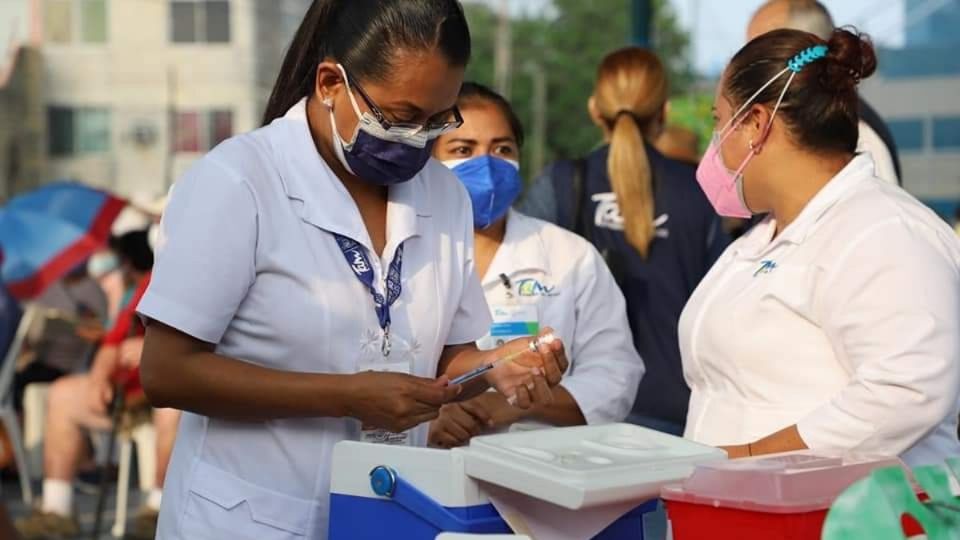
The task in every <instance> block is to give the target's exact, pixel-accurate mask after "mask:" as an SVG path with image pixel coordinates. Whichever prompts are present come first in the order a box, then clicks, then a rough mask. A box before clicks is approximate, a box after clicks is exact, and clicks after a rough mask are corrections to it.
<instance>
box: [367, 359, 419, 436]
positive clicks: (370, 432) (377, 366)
mask: <svg viewBox="0 0 960 540" xmlns="http://www.w3.org/2000/svg"><path fill="white" fill-rule="evenodd" d="M411 368H412V366H411V364H410V362H376V363H370V364H367V365H363V366H361V368H360V370H361V371H383V372H388V373H406V374H410V373H412V370H411ZM360 440H361V441H363V442H365V443H374V444H390V445H395V446H409V445H410V432H409V431H404V432H403V433H392V432H390V431H387V430H385V429H379V428H374V427H370V426H362V427H361V428H360Z"/></svg>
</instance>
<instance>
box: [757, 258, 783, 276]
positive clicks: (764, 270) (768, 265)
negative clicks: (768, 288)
mask: <svg viewBox="0 0 960 540" xmlns="http://www.w3.org/2000/svg"><path fill="white" fill-rule="evenodd" d="M776 268H777V263H776V262H775V261H771V260H765V261H760V268H757V271H756V272H754V273H753V277H757V276H759V275H760V274H769V273H770V272H773V271H774V270H776Z"/></svg>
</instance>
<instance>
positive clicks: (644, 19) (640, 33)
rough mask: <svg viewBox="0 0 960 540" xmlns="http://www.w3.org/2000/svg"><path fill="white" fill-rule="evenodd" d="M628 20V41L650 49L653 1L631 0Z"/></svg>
mask: <svg viewBox="0 0 960 540" xmlns="http://www.w3.org/2000/svg"><path fill="white" fill-rule="evenodd" d="M631 15H632V16H631V20H630V41H631V42H632V43H633V44H634V45H637V46H640V47H646V48H650V45H651V40H650V30H651V28H652V26H653V24H652V23H653V0H633V9H632V10H631Z"/></svg>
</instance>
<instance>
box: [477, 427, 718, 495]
mask: <svg viewBox="0 0 960 540" xmlns="http://www.w3.org/2000/svg"><path fill="white" fill-rule="evenodd" d="M460 452H462V453H464V454H466V459H465V463H466V473H467V475H468V476H471V477H473V478H477V479H480V480H484V481H487V482H490V483H492V484H496V485H498V486H503V487H505V488H509V489H512V490H514V491H519V492H521V493H525V494H527V495H530V496H531V497H536V498H538V499H541V500H544V501H548V502H551V503H554V504H556V505H559V506H563V507H565V508H569V509H571V510H579V509H581V508H588V507H591V506H598V505H604V504H611V503H618V502H625V501H632V500H636V501H642V500H647V499H651V498H656V497H657V496H658V495H659V493H660V488H661V487H663V486H664V485H665V484H667V483H670V482H675V481H677V480H680V479H683V478H686V477H687V476H689V475H690V473H692V472H693V468H694V466H695V465H697V464H700V463H707V462H710V461H719V460H725V459H726V458H727V454H726V452H724V451H723V450H720V449H718V448H713V447H709V446H703V445H700V444H696V443H693V442H690V441H687V440H685V439H681V438H679V437H674V436H673V435H667V434H665V433H660V432H658V431H653V430H649V429H645V428H641V427H638V426H634V425H629V424H610V425H604V426H582V427H573V428H564V429H545V430H540V431H525V432H514V433H505V434H502V435H490V436H487V437H477V438H475V439H473V441H472V442H471V443H470V447H469V448H466V449H463V450H460Z"/></svg>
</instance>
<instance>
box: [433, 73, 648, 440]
mask: <svg viewBox="0 0 960 540" xmlns="http://www.w3.org/2000/svg"><path fill="white" fill-rule="evenodd" d="M457 107H459V108H460V112H461V114H462V115H463V125H462V126H461V127H460V128H459V129H457V130H456V131H452V132H450V133H448V134H446V135H443V136H441V137H440V138H439V139H438V140H437V144H436V145H435V146H434V149H433V155H434V157H435V158H437V159H439V160H441V161H443V163H444V165H446V166H447V167H450V168H451V169H452V170H453V172H454V173H455V174H456V175H457V176H458V177H459V178H460V181H461V182H463V184H464V186H466V188H467V192H468V193H469V194H470V198H471V199H472V200H473V224H474V230H475V232H474V246H475V251H476V261H477V263H476V264H477V275H478V276H480V277H481V280H480V282H481V283H482V285H483V291H484V294H485V296H486V299H487V303H488V304H489V306H490V311H491V315H492V317H493V321H494V322H493V326H492V327H491V331H490V333H489V334H488V335H487V336H486V337H484V338H483V339H481V340H480V341H479V342H477V345H478V346H479V347H480V348H481V349H491V348H494V347H496V346H497V345H498V344H500V343H503V342H505V341H508V340H510V339H514V338H518V337H528V336H536V335H537V333H538V332H539V328H540V326H541V325H549V326H551V327H552V328H553V329H554V333H555V334H556V335H557V336H559V337H561V338H562V339H563V342H564V343H566V344H567V345H568V347H569V348H570V367H569V368H568V370H567V376H566V377H565V378H564V379H563V381H562V382H561V383H560V385H559V386H557V387H555V388H554V389H553V402H552V403H551V404H549V405H545V406H542V407H537V408H534V409H529V410H523V409H520V408H518V407H514V406H513V405H511V404H510V403H508V402H507V399H506V398H505V397H504V396H503V395H502V394H500V393H498V392H485V393H483V394H481V395H480V396H478V397H475V398H473V399H471V400H467V401H463V402H460V403H451V404H449V405H445V406H444V407H443V408H442V409H441V410H440V417H439V418H438V419H437V420H436V421H435V422H434V423H433V425H432V426H431V429H430V443H431V444H432V445H434V446H440V447H445V448H449V447H452V446H459V445H463V444H466V443H467V442H468V441H469V440H470V438H471V437H473V436H474V435H478V434H480V433H483V432H485V431H490V430H499V429H505V428H508V427H509V426H510V425H512V424H514V423H516V422H520V421H532V422H537V423H543V424H548V425H556V426H572V425H582V424H601V423H609V422H620V421H622V420H623V419H624V418H625V417H626V415H627V413H628V412H629V411H630V406H631V405H632V404H633V400H634V396H635V395H636V388H637V384H638V383H639V382H640V378H641V377H642V376H643V361H642V360H641V359H640V356H639V355H638V354H637V351H636V350H635V349H634V347H633V339H632V337H631V334H630V325H629V323H628V322H627V313H626V304H625V302H624V300H623V294H622V293H621V292H620V289H619V288H618V287H617V284H616V282H615V281H614V279H613V276H612V275H611V274H610V270H608V269H607V266H606V264H604V262H603V259H602V258H601V257H600V254H599V253H597V250H596V248H594V247H593V246H592V245H591V244H590V243H589V242H587V241H586V240H584V239H583V238H581V237H579V236H577V235H576V234H574V233H572V232H570V231H567V230H566V229H563V228H560V227H557V226H556V225H553V224H550V223H547V222H544V221H540V220H538V219H533V218H529V217H527V216H525V215H523V214H521V213H519V212H516V211H510V205H512V204H513V202H514V200H515V199H516V197H517V195H519V194H520V191H521V189H522V187H523V181H522V180H521V179H520V172H519V167H520V164H519V159H520V147H521V146H522V144H523V127H522V125H521V124H520V120H519V119H518V118H517V115H516V113H514V111H513V108H512V107H511V106H510V104H509V103H508V102H507V101H506V100H505V99H504V98H503V97H502V96H500V95H499V94H497V93H496V92H494V91H493V90H491V89H489V88H487V87H485V86H483V85H480V84H477V83H471V82H466V83H464V84H463V87H462V88H461V89H460V97H459V99H458V100H457Z"/></svg>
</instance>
